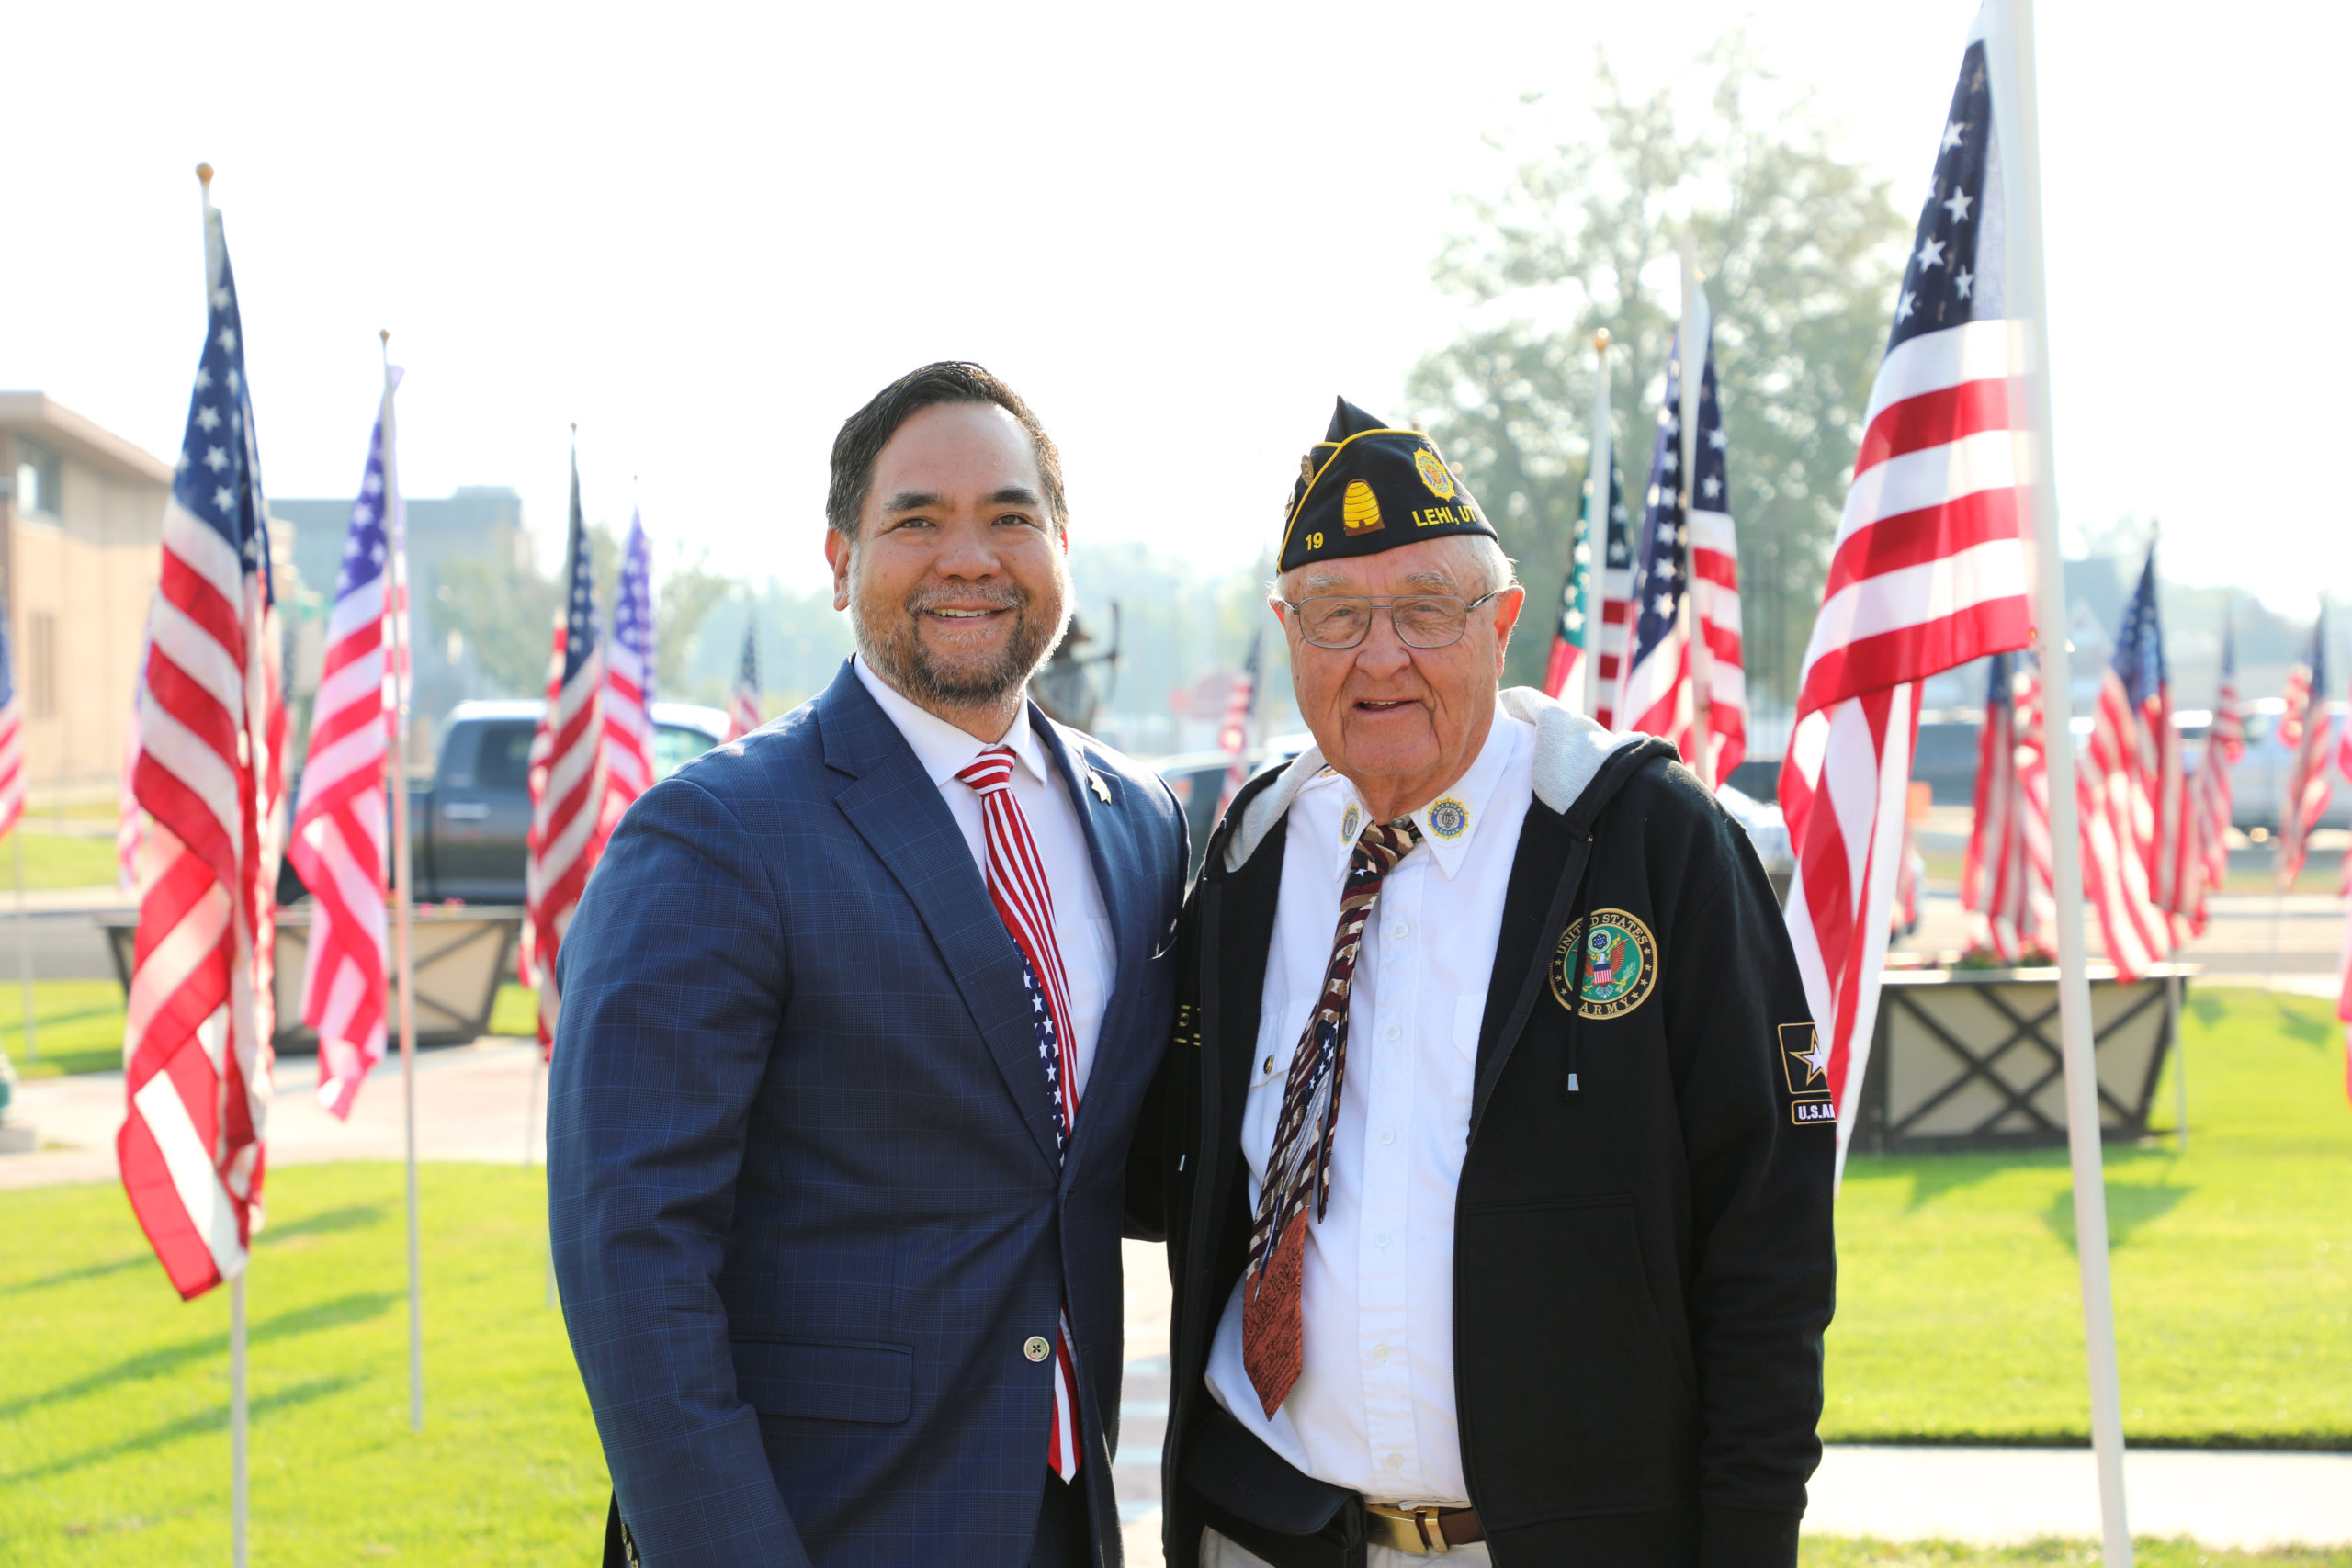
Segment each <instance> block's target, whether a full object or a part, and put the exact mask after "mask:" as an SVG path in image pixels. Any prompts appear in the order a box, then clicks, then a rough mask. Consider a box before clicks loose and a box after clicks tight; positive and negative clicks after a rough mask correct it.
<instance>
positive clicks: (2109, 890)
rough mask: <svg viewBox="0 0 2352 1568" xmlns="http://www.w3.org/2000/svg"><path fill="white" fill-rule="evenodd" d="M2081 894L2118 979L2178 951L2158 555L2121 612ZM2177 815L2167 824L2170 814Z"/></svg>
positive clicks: (2088, 781) (2173, 778)
mask: <svg viewBox="0 0 2352 1568" xmlns="http://www.w3.org/2000/svg"><path fill="white" fill-rule="evenodd" d="M2075 798H2076V803H2077V804H2078V805H2079V806H2080V807H2081V809H2082V818H2083V893H2084V897H2086V898H2087V899H2089V901H2090V905H2091V908H2094V909H2096V910H2097V911H2098V925H2099V932H2100V935H2101V936H2102V937H2103V938H2104V939H2105V942H2106V945H2107V961H2108V962H2109V964H2114V965H2115V975H2116V978H2117V979H2119V980H2136V979H2138V978H2139V977H2140V976H2142V975H2143V974H2145V973H2147V969H2148V965H2149V964H2154V963H2157V962H2159V961H2160V960H2162V959H2165V958H2166V957H2168V956H2170V955H2171V953H2172V950H2173V948H2174V947H2175V946H2176V945H2177V942H2176V941H2175V933H2174V931H2173V929H2172V921H2171V918H2170V916H2169V914H2168V913H2167V912H2166V910H2165V906H2164V905H2163V903H2162V902H2161V901H2160V900H2159V897H2158V894H2157V885H2156V876H2155V872H2156V866H2157V863H2158V861H2159V858H2160V855H2161V852H2162V850H2163V847H2164V846H2165V843H2166V842H2167V840H2168V839H2169V838H2170V837H2171V836H2172V832H2175V831H2177V827H2178V824H2179V822H2180V745H2179V740H2178V738H2177V736H2176V735H2175V734H2174V732H2173V728H2172V690H2171V682H2169V681H2168V680H2167V679H2166V677H2165V639H2164V626H2163V624H2162V622H2161V621H2160V620H2159V619H2158V616H2157V614H2156V553H2155V551H2154V550H2153V549H2151V550H2150V551H2149V552H2148V564H2147V567H2146V569H2145V570H2143V571H2142V572H2141V574H2140V586H2139V588H2138V589H2137V590H2136V591H2135V592H2133V593H2132V595H2131V604H2130V605H2129V606H2127V607H2126V609H2125V610H2124V613H2123V630H2122V634H2121V635H2120V637H2117V638H2116V642H2115V658H2114V660H2113V661H2112V662H2111V663H2110V664H2109V666H2108V671H2107V675H2106V677H2105V679H2103V680H2102V681H2101V682H2100V683H2099V693H2098V714H2097V716H2096V717H2095V718H2094V719H2093V721H2092V726H2091V739H2090V744H2089V746H2087V747H2086V748H2085V749H2084V751H2083V763H2082V771H2081V772H2080V773H2076V774H2075ZM2167 807H2168V808H2169V810H2170V812H2171V816H2170V818H2169V819H2167V818H2165V816H2164V815H2163V814H2164V812H2165V810H2166V809H2167Z"/></svg>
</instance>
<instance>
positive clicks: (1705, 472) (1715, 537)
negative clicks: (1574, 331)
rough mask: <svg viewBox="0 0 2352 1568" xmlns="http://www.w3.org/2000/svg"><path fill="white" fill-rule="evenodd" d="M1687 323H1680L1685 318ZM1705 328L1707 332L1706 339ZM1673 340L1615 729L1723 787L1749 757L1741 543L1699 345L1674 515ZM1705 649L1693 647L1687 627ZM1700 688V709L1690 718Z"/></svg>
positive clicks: (1711, 359) (1677, 358)
mask: <svg viewBox="0 0 2352 1568" xmlns="http://www.w3.org/2000/svg"><path fill="white" fill-rule="evenodd" d="M1686 326H1687V323H1686ZM1708 336H1709V339H1710V340H1712V338H1713V333H1709V334H1708ZM1681 402H1682V346H1681V337H1680V335H1679V334H1677V336H1676V339H1675V350H1674V354H1673V356H1672V357H1670V358H1669V359H1668V360H1667V362H1666V403H1665V406H1664V407H1663V408H1662V409H1661V410H1660V411H1659V413H1658V426H1657V442H1656V444H1655V445H1654V446H1652V447H1651V451H1650V487H1649V494H1648V496H1647V497H1646V498H1645V508H1644V511H1643V513H1642V526H1641V533H1640V536H1639V538H1638V539H1637V540H1636V541H1635V543H1634V556H1635V565H1634V593H1633V598H1634V604H1633V616H1634V619H1633V652H1632V655H1631V658H1630V660H1629V662H1628V664H1627V666H1626V669H1625V676H1624V684H1623V689H1622V690H1621V691H1620V693H1619V694H1618V700H1617V713H1616V722H1617V728H1623V729H1630V730H1639V731H1641V732H1642V733H1643V734H1645V735H1656V736H1659V737H1661V738H1663V739H1668V740H1671V741H1672V742H1674V745H1675V748H1676V750H1679V751H1680V752H1681V753H1682V755H1683V758H1684V760H1685V761H1689V762H1690V763H1691V766H1693V767H1694V768H1696V767H1700V766H1701V765H1702V758H1701V750H1702V743H1703V746H1704V750H1705V753H1706V756H1705V761H1707V762H1711V763H1712V764H1713V766H1712V768H1711V769H1710V770H1709V773H1708V777H1707V783H1708V784H1709V785H1710V786H1713V785H1715V784H1721V783H1722V782H1723V781H1724V779H1726V778H1728V777H1730V776H1731V771H1732V770H1733V769H1734V768H1736V767H1737V766H1739V763H1740V759H1741V758H1742V757H1744V756H1746V755H1747V679H1746V676H1745V674H1744V672H1743V671H1742V670H1741V668H1740V645H1739V544H1738V541H1737V540H1736V538H1735V537H1734V536H1733V533H1732V524H1731V498H1730V496H1729V494H1728V493H1727V492H1726V490H1725V483H1726V480H1725V476H1724V422H1723V407H1722V404H1721V403H1720V402H1718V401H1717V400H1716V397H1715V355H1714V348H1713V343H1712V341H1709V342H1708V343H1706V344H1702V360H1701V368H1700V380H1699V438H1698V441H1697V442H1696V443H1695V444H1694V446H1692V448H1691V450H1692V453H1693V457H1692V462H1693V464H1694V465H1695V467H1696V468H1697V469H1698V473H1697V474H1696V476H1695V478H1696V479H1697V483H1696V485H1695V486H1693V487H1692V489H1691V515H1690V517H1689V519H1688V520H1687V522H1686V520H1685V519H1684V517H1683V515H1682V496H1683V490H1682V474H1681V468H1682V414H1681ZM1693 626H1697V627H1698V628H1699V632H1698V634H1697V635H1699V636H1701V637H1703V638H1704V642H1705V646H1704V647H1703V648H1702V649H1696V650H1694V649H1692V648H1691V639H1692V636H1693V633H1692V629H1691V628H1692V627H1693ZM1702 683H1703V686H1704V689H1705V691H1706V694H1707V695H1706V698H1705V702H1706V706H1707V714H1706V716H1705V718H1704V721H1703V722H1704V724H1705V730H1704V733H1703V734H1702V733H1701V731H1700V729H1699V728H1698V727H1699V726H1700V724H1701V723H1702V720H1701V718H1700V717H1699V716H1698V705H1699V703H1700V700H1701V699H1700V696H1699V693H1700V690H1701V688H1702Z"/></svg>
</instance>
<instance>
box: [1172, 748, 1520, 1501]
mask: <svg viewBox="0 0 2352 1568" xmlns="http://www.w3.org/2000/svg"><path fill="white" fill-rule="evenodd" d="M1320 762H1321V757H1320V753H1318V752H1316V751H1309V752H1308V753H1307V754H1306V755H1305V756H1303V757H1301V758H1300V759H1299V761H1297V762H1296V763H1295V764H1294V766H1297V767H1304V768H1314V767H1317V766H1319V765H1320ZM1534 781H1535V731H1534V728H1533V727H1532V726H1530V725H1528V724H1525V723H1522V722H1521V720H1519V719H1516V718H1513V717H1511V716H1510V715H1509V714H1506V713H1503V712H1500V711H1498V712H1497V713H1496V715H1495V720H1494V728H1493V729H1492V730H1490V731H1489V732H1488V733H1487V741H1486V744H1485V745H1484V746H1483V747H1481V748H1480V750H1479V752H1478V757H1477V760H1476V761H1474V762H1472V763H1471V765H1470V770H1469V772H1467V773H1464V775H1463V776H1462V777H1461V779H1459V780H1458V781H1456V783H1455V784H1453V787H1452V788H1451V789H1448V790H1446V791H1445V792H1444V793H1442V795H1439V796H1438V798H1437V799H1436V800H1434V801H1431V802H1430V804H1429V805H1428V806H1426V807H1422V808H1421V809H1420V810H1419V811H1416V812H1414V813H1413V820H1414V822H1415V823H1416V824H1417V825H1418V826H1419V828H1420V829H1421V842H1419V843H1418V844H1416V845H1414V846H1413V848H1412V850H1411V851H1410V852H1408V854H1407V855H1406V856H1405V858H1404V859H1403V860H1401V861H1399V862H1397V866H1396V869H1395V870H1393V871H1391V872H1390V873H1389V874H1388V877H1387V880H1386V882H1385V884H1384V885H1383V886H1382V888H1381V893H1380V902H1379V904H1378V905H1377V906H1375V908H1374V910H1373V919H1372V921H1371V923H1370V924H1369V925H1368V926H1367V927H1366V928H1365V930H1364V934H1363V949H1362V951H1361V953H1359V955H1358V957H1357V959H1356V970H1355V980H1354V984H1353V985H1352V986H1351V988H1350V992H1349V998H1348V1051H1347V1068H1346V1077H1345V1080H1344V1085H1343V1088H1342V1091H1341V1093H1340V1118H1339V1126H1338V1129H1337V1132H1336V1134H1335V1135H1334V1137H1333V1139H1332V1146H1331V1196H1330V1206H1329V1210H1328V1212H1327V1213H1325V1214H1324V1216H1323V1218H1322V1219H1321V1220H1320V1221H1319V1222H1317V1221H1314V1220H1313V1219H1312V1216H1311V1214H1310V1216H1309V1223H1308V1225H1307V1231H1306V1258H1305V1275H1304V1284H1303V1291H1302V1295H1303V1305H1304V1314H1305V1323H1306V1337H1305V1345H1304V1351H1305V1358H1304V1359H1305V1367H1304V1370H1303V1371H1301V1373H1300V1374H1299V1379H1298V1382H1297V1385H1296V1386H1295V1388H1293V1389H1292V1390H1291V1393H1290V1397H1289V1398H1288V1399H1287V1400H1285V1401H1284V1402H1283V1405H1282V1407H1281V1408H1280V1409H1279V1410H1277V1411H1275V1412H1274V1416H1273V1419H1272V1421H1269V1420H1267V1419H1266V1417H1265V1416H1264V1414H1263V1412H1262V1410H1261V1407H1260V1404H1259V1402H1258V1393H1257V1391H1256V1390H1255V1389H1254V1388H1252V1387H1250V1374H1249V1371H1247V1370H1246V1368H1245V1367H1244V1365H1243V1363H1242V1355H1241V1292H1242V1289H1243V1288H1244V1287H1243V1286H1240V1285H1237V1286H1236V1287H1235V1288H1234V1293H1233V1298H1232V1300H1231V1301H1229V1302H1228V1303H1227V1304H1226V1310H1225V1316H1224V1319H1223V1320H1222V1321H1221V1322H1220V1323H1219V1324H1218V1325H1217V1332H1216V1342H1215V1343H1214V1344H1213V1345H1212V1346H1211V1347H1210V1349H1209V1363H1208V1373H1207V1381H1208V1386H1209V1392H1210V1393H1211V1394H1212V1395H1214V1396H1215V1397H1216V1402H1217V1403H1218V1404H1222V1405H1224V1406H1225V1408H1226V1409H1227V1410H1228V1411H1230V1412H1231V1413H1232V1414H1233V1415H1234V1416H1235V1417H1236V1418H1237V1419H1238V1420H1239V1421H1240V1422H1241V1423H1242V1424H1243V1425H1244V1426H1246V1427H1249V1428H1250V1430H1251V1431H1252V1432H1254V1433H1256V1434H1257V1435H1258V1436H1259V1438H1261V1439H1262V1440H1263V1441H1264V1442H1265V1444H1266V1446H1267V1447H1269V1448H1271V1449H1272V1450H1274V1451H1275V1452H1276V1453H1278V1454H1280V1455H1282V1456H1283V1458H1284V1459H1285V1460H1287V1461H1290V1462H1291V1463H1292V1464H1293V1465H1295V1466H1296V1467H1297V1468H1298V1469H1300V1470H1302V1471H1305V1472H1306V1473H1307V1474H1309V1475H1312V1476H1316V1477H1317V1478H1318V1479H1320V1480H1324V1481H1328V1482H1330V1483H1333V1484H1335V1485H1339V1486H1346V1487H1351V1488H1353V1489H1354V1490H1356V1491H1358V1492H1361V1493H1363V1495H1365V1496H1366V1497H1368V1498H1371V1499H1373V1500H1374V1501H1377V1502H1411V1503H1435V1504H1441V1505H1452V1506H1463V1505H1466V1504H1467V1503H1468V1502H1469V1500H1470V1497H1469V1492H1468V1489H1467V1484H1466V1483H1464V1480H1463V1477H1462V1448H1461V1438H1460V1428H1459V1427H1458V1426H1457V1424H1456V1422H1455V1419H1454V1404H1453V1197H1454V1189H1455V1187H1456V1186H1457V1185H1458V1184H1459V1183H1460V1181H1461V1178H1462V1158H1463V1155H1464V1151H1465V1150H1466V1149H1467V1148H1468V1146H1469V1141H1470V1097H1471V1089H1472V1085H1473V1081H1474V1079H1475V1077H1476V1069H1477V1057H1478V1028H1479V1023H1480V1021H1481V1020H1482V1019H1483V1018H1484V1016H1485V1013H1486V1008H1487V982H1488V980H1489V979H1490V978H1492V976H1493V972H1494V966H1495V949H1496V946H1497V943H1498V942H1499V940H1500V937H1501V933H1502V919H1503V895H1504V893H1505V892H1506V891H1507V890H1508V888H1509V886H1510V870H1511V863H1512V861H1513V859H1514V858H1516V856H1517V854H1518V852H1519V832H1520V828H1521V824H1522V823H1524V822H1525V820H1526V818H1527V809H1528V807H1529V805H1530V804H1531V803H1532V801H1533V799H1534V795H1535V789H1534ZM1364 826H1365V818H1364V808H1363V801H1362V799H1361V798H1360V797H1359V796H1358V795H1357V794H1356V790H1355V786H1354V785H1353V784H1350V783H1348V781H1347V780H1346V779H1344V778H1342V777H1340V775H1339V774H1337V773H1324V774H1323V775H1322V776H1321V777H1319V778H1317V779H1315V780H1313V781H1312V782H1310V783H1308V784H1306V785H1305V786H1304V787H1303V788H1302V789H1300V791H1299V792H1298V795H1297V798H1296V799H1295V801H1294V802H1293V803H1292V805H1291V808H1290V818H1289V821H1288V823H1287V825H1286V827H1285V829H1284V830H1285V831H1286V832H1287V833H1288V834H1289V835H1290V837H1289V840H1288V842H1287V844H1286V846H1285V848H1284V850H1283V879H1282V891H1281V894H1280V897H1281V904H1280V906H1279V908H1277V910H1276V912H1275V918H1274V945H1273V951H1272V953H1269V954H1268V955H1267V959H1266V992H1265V999H1264V1001H1263V1003H1262V1004H1261V1008H1260V1010H1259V1029H1258V1042H1257V1046H1256V1049H1255V1050H1254V1051H1252V1053H1251V1054H1250V1092H1249V1100H1248V1103H1247V1105H1246V1106H1245V1108H1244V1110H1243V1111H1242V1121H1241V1152H1242V1155H1243V1156H1244V1157H1245V1158H1247V1159H1248V1161H1249V1162H1250V1212H1251V1213H1256V1212H1257V1207H1258V1195H1259V1192H1260V1190H1261V1187H1262V1185H1263V1183H1264V1181H1265V1175H1266V1164H1267V1160H1268V1158H1269V1157H1270V1156H1271V1155H1272V1152H1273V1141H1274V1123H1275V1122H1276V1121H1277V1120H1278V1118H1279V1116H1280V1113H1281V1111H1282V1103H1283V1083H1284V1082H1285V1080H1287V1078H1288V1077H1289V1076H1290V1063H1291V1057H1292V1055H1293V1054H1294V1053H1295V1051H1296V1050H1297V1048H1298V1042H1299V1036H1300V1034H1301V1033H1302V1032H1304V1031H1305V1030H1306V1020H1307V1015H1308V1013H1309V1012H1310V1011H1311V1010H1312V1009H1313V1007H1314V1003H1315V999H1316V998H1317V996H1318V995H1319V994H1320V993H1321V991H1322V987H1323V976H1324V973H1325V971H1326V969H1327V968H1328V966H1329V964H1330V959H1331V937H1332V933H1333V931H1334V929H1335V928H1336V927H1337V925H1338V924H1339V918H1340V890H1341V888H1342V886H1343V885H1344V884H1345V881H1346V878H1347V870H1348V857H1349V855H1350V853H1351V852H1352V851H1353V849H1354V847H1355V840H1356V838H1357V837H1358V835H1360V834H1361V833H1362V832H1363V828H1364Z"/></svg>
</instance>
